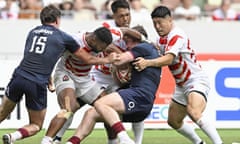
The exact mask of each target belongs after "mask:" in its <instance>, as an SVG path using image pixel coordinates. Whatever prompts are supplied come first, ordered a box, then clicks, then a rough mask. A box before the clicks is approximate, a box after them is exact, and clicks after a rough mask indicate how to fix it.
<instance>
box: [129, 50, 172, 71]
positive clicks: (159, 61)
mask: <svg viewBox="0 0 240 144" xmlns="http://www.w3.org/2000/svg"><path fill="white" fill-rule="evenodd" d="M174 58H175V55H174V54H172V53H167V54H166V55H164V56H161V57H158V58H155V59H144V58H142V57H138V58H136V62H134V63H133V65H135V68H136V69H138V70H139V71H141V70H143V69H145V68H146V67H162V66H166V65H170V64H172V62H173V60H174Z"/></svg>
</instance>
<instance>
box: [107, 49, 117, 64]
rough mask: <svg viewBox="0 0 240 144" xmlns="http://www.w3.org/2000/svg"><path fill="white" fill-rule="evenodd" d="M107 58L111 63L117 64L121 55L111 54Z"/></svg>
mask: <svg viewBox="0 0 240 144" xmlns="http://www.w3.org/2000/svg"><path fill="white" fill-rule="evenodd" d="M107 58H108V60H109V62H110V63H114V62H117V61H119V59H120V58H119V54H117V53H115V52H112V53H110V54H109V55H108V57H107Z"/></svg>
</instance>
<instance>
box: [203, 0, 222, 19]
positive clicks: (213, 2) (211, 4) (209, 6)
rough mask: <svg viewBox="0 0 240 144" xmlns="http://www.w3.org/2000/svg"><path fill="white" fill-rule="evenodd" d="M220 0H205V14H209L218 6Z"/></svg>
mask: <svg viewBox="0 0 240 144" xmlns="http://www.w3.org/2000/svg"><path fill="white" fill-rule="evenodd" d="M220 5H221V0H205V4H204V8H203V9H204V12H205V15H206V16H211V15H212V13H213V11H214V10H216V9H217V8H219V6H220Z"/></svg>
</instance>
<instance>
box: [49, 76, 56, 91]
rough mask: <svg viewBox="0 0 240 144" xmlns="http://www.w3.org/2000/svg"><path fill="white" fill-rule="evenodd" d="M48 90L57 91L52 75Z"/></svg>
mask: <svg viewBox="0 0 240 144" xmlns="http://www.w3.org/2000/svg"><path fill="white" fill-rule="evenodd" d="M48 90H49V91H50V92H55V86H54V83H53V79H52V77H51V78H49V82H48Z"/></svg>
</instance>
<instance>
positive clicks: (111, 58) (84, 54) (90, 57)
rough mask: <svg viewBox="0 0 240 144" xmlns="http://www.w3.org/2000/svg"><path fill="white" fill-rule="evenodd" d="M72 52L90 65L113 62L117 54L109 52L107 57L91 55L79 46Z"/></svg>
mask: <svg viewBox="0 0 240 144" xmlns="http://www.w3.org/2000/svg"><path fill="white" fill-rule="evenodd" d="M74 54H75V55H76V56H77V57H78V58H79V59H81V60H82V61H84V62H85V63H86V64H92V65H95V64H107V63H113V62H114V61H115V60H116V56H117V55H116V53H110V54H109V55H108V56H107V57H103V58H100V57H96V56H93V55H91V54H90V53H88V52H86V51H85V50H84V49H82V48H79V49H78V50H77V51H76V52H75V53H74Z"/></svg>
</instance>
